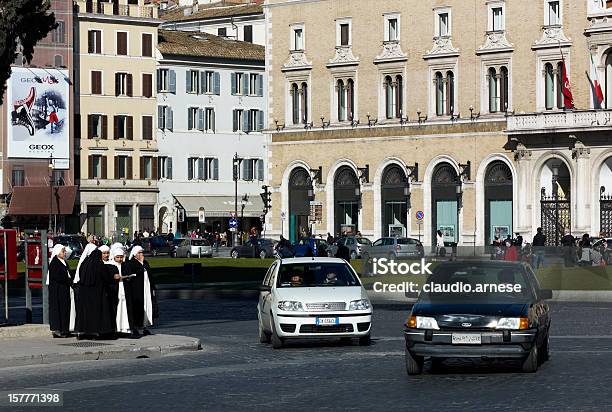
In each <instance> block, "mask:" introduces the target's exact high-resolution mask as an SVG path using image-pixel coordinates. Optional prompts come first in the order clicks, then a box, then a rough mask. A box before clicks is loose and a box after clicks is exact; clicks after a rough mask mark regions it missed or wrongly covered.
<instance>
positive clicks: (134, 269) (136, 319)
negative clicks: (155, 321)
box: [121, 257, 154, 329]
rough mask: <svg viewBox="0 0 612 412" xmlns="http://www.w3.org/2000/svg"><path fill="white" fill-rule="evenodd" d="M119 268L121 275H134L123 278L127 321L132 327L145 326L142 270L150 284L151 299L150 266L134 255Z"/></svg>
mask: <svg viewBox="0 0 612 412" xmlns="http://www.w3.org/2000/svg"><path fill="white" fill-rule="evenodd" d="M124 265H125V266H123V268H122V269H121V272H122V274H123V276H129V275H132V274H134V275H136V276H134V277H131V278H128V279H125V280H124V282H123V287H124V288H125V298H126V304H127V310H128V322H129V323H130V327H131V328H132V329H136V328H142V327H144V326H145V316H146V315H145V310H144V306H145V293H144V285H145V284H144V272H145V270H146V271H147V275H148V276H149V283H150V285H151V299H153V290H154V286H153V279H152V278H151V267H150V266H149V262H147V261H146V260H145V261H144V262H143V263H140V262H139V261H138V259H136V258H135V257H134V258H132V259H130V260H129V261H127V262H126V263H125V264H124Z"/></svg>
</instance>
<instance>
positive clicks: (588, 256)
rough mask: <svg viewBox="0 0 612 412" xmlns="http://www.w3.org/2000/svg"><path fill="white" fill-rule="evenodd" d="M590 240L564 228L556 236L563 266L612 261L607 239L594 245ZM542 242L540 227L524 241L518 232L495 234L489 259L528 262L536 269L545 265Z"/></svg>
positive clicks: (594, 264) (611, 245)
mask: <svg viewBox="0 0 612 412" xmlns="http://www.w3.org/2000/svg"><path fill="white" fill-rule="evenodd" d="M592 239H593V238H592V237H591V236H590V235H589V234H588V233H585V234H583V235H582V236H581V237H579V238H576V237H574V236H573V235H572V234H571V232H570V231H569V230H566V231H565V234H564V236H563V237H562V238H561V239H560V243H561V254H562V256H563V263H564V265H565V267H572V266H606V265H610V264H612V244H609V243H608V242H607V241H603V242H597V244H594V243H593V240H592ZM546 245H547V243H546V235H545V234H544V233H543V231H542V228H541V227H539V228H538V229H537V231H536V234H535V236H534V237H533V241H532V242H531V243H524V240H523V237H522V236H521V235H520V234H519V233H517V234H516V237H514V238H511V237H510V236H509V235H508V237H507V238H506V239H503V240H502V239H500V238H499V236H495V239H494V240H493V244H492V247H493V251H492V254H491V259H495V260H507V261H523V262H527V263H530V264H531V266H532V267H533V268H534V269H538V268H540V267H544V266H545V256H546V252H547V250H546V249H547V246H546Z"/></svg>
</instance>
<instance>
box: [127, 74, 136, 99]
mask: <svg viewBox="0 0 612 412" xmlns="http://www.w3.org/2000/svg"><path fill="white" fill-rule="evenodd" d="M126 77H127V95H128V96H130V97H132V96H133V94H134V84H133V83H134V82H133V81H132V74H131V73H130V74H128V75H127V76H126Z"/></svg>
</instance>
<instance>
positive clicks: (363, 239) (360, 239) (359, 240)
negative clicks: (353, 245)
mask: <svg viewBox="0 0 612 412" xmlns="http://www.w3.org/2000/svg"><path fill="white" fill-rule="evenodd" d="M357 243H359V244H360V245H369V244H370V241H369V240H368V239H365V238H363V237H359V238H357Z"/></svg>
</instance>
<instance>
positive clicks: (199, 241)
mask: <svg viewBox="0 0 612 412" xmlns="http://www.w3.org/2000/svg"><path fill="white" fill-rule="evenodd" d="M191 245H192V246H208V245H209V243H208V241H207V240H206V239H193V240H192V241H191Z"/></svg>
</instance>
